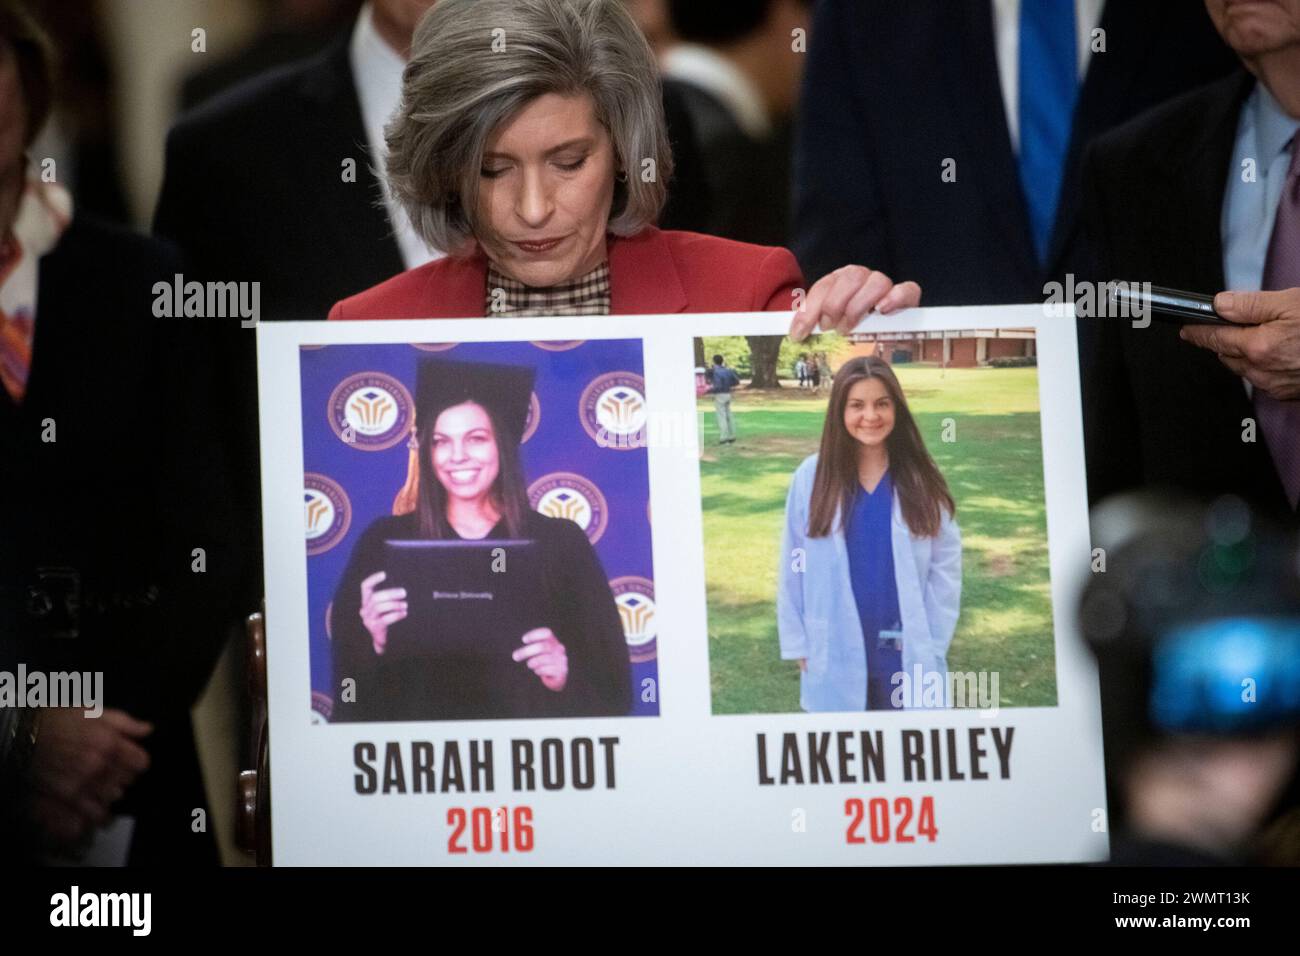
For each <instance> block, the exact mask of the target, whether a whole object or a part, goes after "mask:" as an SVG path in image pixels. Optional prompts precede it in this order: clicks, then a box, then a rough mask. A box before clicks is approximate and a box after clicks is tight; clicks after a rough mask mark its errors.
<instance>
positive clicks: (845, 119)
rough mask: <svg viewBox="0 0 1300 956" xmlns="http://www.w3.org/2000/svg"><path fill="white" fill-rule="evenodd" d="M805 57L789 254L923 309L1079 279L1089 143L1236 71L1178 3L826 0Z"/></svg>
mask: <svg viewBox="0 0 1300 956" xmlns="http://www.w3.org/2000/svg"><path fill="white" fill-rule="evenodd" d="M1246 6H1249V5H1248V4H1247V5H1246ZM1264 6H1267V4H1266V5H1264ZM1103 51H1104V52H1103ZM807 55H808V65H807V69H806V70H805V74H804V83H803V91H802V95H801V98H800V104H799V111H798V114H797V120H796V132H795V159H794V166H795V182H794V193H795V197H794V202H795V222H794V226H795V235H794V240H793V247H792V248H793V249H794V252H795V255H796V256H798V258H799V262H800V264H801V265H802V266H803V268H804V271H805V272H807V273H808V274H810V275H820V274H821V273H822V271H823V270H825V269H827V268H830V267H832V266H833V265H834V264H835V263H839V262H843V261H846V260H848V261H855V262H870V263H873V264H874V265H877V266H878V267H879V268H881V269H884V270H885V271H886V272H887V273H889V274H890V275H907V276H911V277H913V278H915V279H916V280H917V281H918V282H920V284H921V286H922V287H923V288H924V289H925V294H926V302H927V304H929V305H985V304H1002V303H1009V302H1042V301H1043V300H1044V299H1045V294H1044V292H1043V285H1044V284H1045V283H1046V282H1047V281H1049V280H1053V279H1057V280H1059V279H1062V278H1063V277H1064V275H1065V273H1068V272H1073V273H1075V274H1077V275H1080V276H1086V275H1088V274H1089V271H1090V266H1091V258H1090V256H1089V254H1088V250H1087V247H1086V243H1085V242H1084V237H1083V235H1082V233H1081V230H1080V228H1079V213H1080V209H1081V207H1082V202H1081V200H1080V189H1079V182H1080V177H1079V168H1080V160H1081V158H1082V155H1083V151H1084V148H1085V147H1086V146H1087V145H1088V143H1089V141H1091V140H1092V139H1093V138H1094V137H1096V136H1097V135H1098V134H1099V133H1101V132H1104V131H1105V130H1108V129H1111V128H1113V127H1115V126H1118V125H1119V124H1120V123H1122V122H1124V121H1125V120H1127V119H1129V118H1131V117H1133V116H1136V115H1137V114H1138V113H1141V112H1142V111H1143V110H1145V109H1147V108H1148V107H1151V106H1154V105H1155V104H1157V103H1160V102H1162V101H1163V100H1166V99H1168V98H1169V97H1171V96H1175V95H1177V94H1179V93H1182V92H1185V91H1186V90H1190V89H1192V88H1194V87H1196V86H1198V85H1200V84H1202V83H1206V82H1209V81H1210V80H1213V79H1215V78H1217V77H1220V76H1223V75H1224V74H1226V73H1228V72H1229V71H1231V70H1232V69H1233V68H1234V67H1235V63H1234V61H1233V57H1232V55H1231V52H1230V51H1229V50H1227V49H1226V48H1225V47H1224V45H1223V43H1222V41H1221V40H1220V39H1219V38H1218V37H1217V36H1216V35H1215V32H1214V29H1213V27H1212V25H1211V24H1210V22H1209V20H1208V19H1207V18H1206V16H1205V12H1204V10H1202V9H1200V7H1199V6H1198V5H1197V4H1195V3H1189V2H1187V0H1146V2H1142V3H1131V2H1123V0H1113V2H1104V0H962V2H960V3H953V2H951V0H908V2H907V3H898V2H895V0H823V2H821V3H818V4H817V7H816V13H815V16H814V18H813V24H812V30H811V32H810V43H809V47H808V54H807ZM1022 77H1023V78H1024V79H1022ZM1120 278H1128V277H1127V276H1121V277H1120Z"/></svg>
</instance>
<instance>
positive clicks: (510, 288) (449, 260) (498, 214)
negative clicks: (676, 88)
mask: <svg viewBox="0 0 1300 956" xmlns="http://www.w3.org/2000/svg"><path fill="white" fill-rule="evenodd" d="M385 140H386V145H387V147H388V150H387V160H386V164H385V174H386V177H387V183H388V187H389V191H390V194H391V195H392V196H393V197H394V198H395V199H396V200H397V201H398V202H399V203H400V204H401V205H402V207H403V209H404V210H405V212H406V215H407V216H408V217H409V219H410V222H411V225H412V227H413V228H414V229H415V231H416V232H417V233H418V234H419V235H420V237H421V238H422V239H424V241H425V242H426V243H427V244H428V245H429V247H430V248H433V249H441V250H443V251H445V252H446V253H447V255H446V256H445V257H443V258H439V259H435V260H434V261H432V262H429V263H427V264H425V265H422V266H419V267H417V268H414V269H410V270H408V271H406V272H403V273H402V274H400V275H398V276H395V277H393V278H392V279H389V280H388V281H386V282H383V283H380V284H379V285H377V286H375V287H373V288H371V289H368V290H366V291H364V292H361V293H359V294H357V295H354V296H352V297H350V298H347V299H344V300H343V301H341V302H339V303H337V304H335V306H334V308H333V309H331V310H330V315H329V317H330V318H331V319H436V318H467V317H471V316H491V317H499V318H509V317H521V316H539V315H540V316H546V315H619V314H623V315H660V314H665V313H671V312H751V311H788V312H792V313H795V315H794V318H793V320H792V322H791V326H790V334H791V336H792V337H793V338H796V339H801V338H804V337H805V336H807V335H808V333H809V332H811V331H812V329H813V328H814V327H815V326H817V325H819V324H820V327H821V329H822V330H823V331H830V330H831V329H840V330H842V331H848V330H849V329H852V328H853V327H855V326H856V325H857V324H858V322H859V321H860V320H861V319H863V318H864V317H865V316H866V315H868V314H869V313H871V312H872V311H879V312H881V313H889V312H894V311H897V310H899V309H905V308H908V307H910V306H915V305H918V304H919V303H920V298H921V290H920V288H919V287H918V286H917V284H916V283H915V282H901V283H898V284H897V285H895V284H894V283H893V282H892V281H891V280H890V278H889V277H888V276H886V275H885V274H884V273H883V272H879V271H876V270H872V269H869V268H867V267H865V266H861V265H846V266H843V267H841V268H839V269H836V270H835V271H834V272H832V273H830V274H829V275H826V276H824V277H822V278H821V279H820V280H819V281H817V282H816V283H814V284H813V285H812V287H811V288H808V287H807V285H806V283H805V282H804V280H803V276H802V274H801V273H800V271H799V265H798V263H797V262H796V261H795V257H794V255H793V254H792V253H791V252H790V251H789V250H788V249H782V248H774V247H767V246H757V245H751V244H749V243H743V242H733V241H731V240H728V239H721V238H718V237H716V236H705V235H701V234H699V233H695V232H678V231H673V230H660V229H658V228H656V227H655V225H654V223H655V221H656V220H657V218H658V216H659V212H660V210H661V209H662V208H663V205H664V201H665V199H666V197H667V190H668V184H669V182H670V181H671V179H672V171H673V157H672V151H671V149H670V145H669V142H668V134H667V129H666V126H665V122H664V116H663V97H662V91H661V86H660V79H659V67H658V65H657V63H656V62H655V57H654V54H653V53H652V52H651V50H650V46H649V44H648V43H647V42H646V39H645V37H644V36H643V35H642V33H641V31H640V30H639V29H638V27H637V25H636V22H635V21H634V20H633V19H632V16H631V14H630V13H628V11H627V9H626V8H625V4H624V2H623V0H439V2H438V3H437V4H436V5H435V6H434V7H433V9H432V10H430V11H429V13H428V14H427V15H426V16H425V17H424V19H423V20H421V21H420V25H419V26H418V27H417V28H416V30H415V35H414V37H413V38H412V40H411V52H410V59H409V60H408V62H407V65H406V69H405V71H404V72H403V74H402V100H401V108H400V109H399V110H398V111H397V113H396V114H394V116H393V119H392V121H391V122H390V123H389V124H388V126H387V127H386V130H385ZM805 291H806V293H807V294H806V295H804V292H805ZM796 309H797V310H798V311H797V312H796Z"/></svg>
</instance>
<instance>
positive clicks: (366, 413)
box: [300, 339, 660, 719]
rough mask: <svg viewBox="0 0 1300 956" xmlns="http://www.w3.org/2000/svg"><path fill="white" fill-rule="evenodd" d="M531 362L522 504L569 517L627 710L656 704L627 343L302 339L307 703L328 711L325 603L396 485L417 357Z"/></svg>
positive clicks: (651, 711)
mask: <svg viewBox="0 0 1300 956" xmlns="http://www.w3.org/2000/svg"><path fill="white" fill-rule="evenodd" d="M438 353H441V354H444V355H446V356H447V357H448V358H455V359H458V360H462V361H471V362H472V361H479V362H501V363H504V364H510V365H529V366H532V367H533V368H535V369H536V370H537V379H536V384H535V386H534V390H533V401H532V408H531V410H530V413H529V416H528V425H527V427H526V429H525V432H524V442H523V445H522V447H521V456H522V458H523V465H524V475H525V479H526V481H527V484H528V491H529V500H530V502H531V503H532V506H533V508H535V509H536V510H538V511H541V512H543V513H545V514H550V515H556V516H559V517H566V518H570V519H571V520H573V521H575V522H577V523H578V525H579V526H581V527H582V528H583V530H584V531H586V533H587V537H588V539H590V540H591V541H592V543H593V544H594V546H595V548H596V553H597V554H598V555H599V557H600V561H601V564H602V566H603V567H604V569H605V574H606V576H607V577H608V579H609V582H610V589H611V591H612V592H613V594H614V598H615V601H616V602H617V604H618V608H619V614H620V616H621V618H622V621H623V632H624V635H625V636H626V638H627V644H628V666H629V667H630V669H631V674H632V687H633V698H634V700H633V701H632V713H634V714H640V715H656V714H658V713H659V696H660V688H659V670H658V664H657V661H656V655H657V639H656V631H655V621H654V569H653V567H652V562H651V549H650V517H651V514H650V480H649V474H648V470H647V466H648V459H647V451H646V448H645V442H644V436H645V421H646V395H645V382H644V364H643V359H642V349H641V341H640V340H639V339H610V340H599V341H588V342H572V341H571V342H465V343H459V344H445V345H439V344H428V345H419V344H413V345H407V344H396V345H327V346H303V348H302V350H301V353H300V357H301V372H302V379H301V380H302V415H303V420H302V440H303V465H304V468H305V471H306V474H305V475H304V476H303V507H304V532H305V535H306V554H307V594H308V604H309V613H310V621H311V627H310V641H311V687H312V694H311V698H312V709H313V711H314V712H315V714H316V715H319V717H318V719H328V717H329V712H330V706H331V700H332V694H331V687H330V681H331V679H332V678H331V661H330V638H329V634H328V632H327V620H328V613H329V605H330V601H331V600H332V598H333V596H334V591H335V588H336V587H337V586H338V582H339V578H340V577H341V576H342V574H343V570H344V568H345V567H346V565H347V561H348V556H349V555H350V554H351V553H352V547H353V545H354V544H355V542H356V540H357V538H358V537H360V535H361V533H362V532H363V531H364V530H365V529H366V527H367V526H368V525H369V524H370V522H371V521H373V520H374V519H375V518H377V517H379V516H380V515H385V514H392V513H393V509H394V500H395V498H396V497H397V495H398V492H399V491H401V490H402V488H403V485H404V484H405V482H406V478H407V471H408V467H407V466H408V456H409V454H410V452H409V450H408V441H409V439H410V433H411V425H412V422H413V420H414V406H413V401H412V398H413V396H414V393H415V373H416V367H417V365H418V363H419V361H420V360H421V359H422V358H426V357H428V356H430V355H434V354H438Z"/></svg>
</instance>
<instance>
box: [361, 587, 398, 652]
mask: <svg viewBox="0 0 1300 956" xmlns="http://www.w3.org/2000/svg"><path fill="white" fill-rule="evenodd" d="M386 577H388V575H387V574H385V573H384V572H383V571H376V572H375V573H374V574H372V575H370V577H368V578H366V579H365V580H364V581H362V582H361V623H362V624H364V625H365V626H366V630H367V631H369V632H370V640H371V643H372V644H374V648H375V653H376V654H382V653H384V648H385V647H386V646H387V645H388V628H389V626H390V625H392V624H396V623H397V622H398V621H400V620H402V619H403V618H405V617H406V589H405V588H388V589H387V590H384V591H376V590H375V585H377V584H378V583H379V582H380V581H383V580H384V579H385V578H386Z"/></svg>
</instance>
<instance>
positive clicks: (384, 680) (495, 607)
mask: <svg viewBox="0 0 1300 956" xmlns="http://www.w3.org/2000/svg"><path fill="white" fill-rule="evenodd" d="M533 379H534V370H533V369H531V368H527V367H522V366H513V365H498V364H492V363H486V362H457V361H448V360H445V359H426V360H425V361H424V362H422V363H421V365H420V369H419V376H418V382H417V388H416V442H417V445H418V449H417V451H416V457H415V461H416V462H417V468H418V477H417V478H416V488H417V494H416V503H415V508H414V510H412V511H410V512H408V513H406V514H399V515H391V516H384V517H381V518H379V519H377V520H376V521H375V522H373V523H372V524H371V525H370V527H369V528H367V529H366V531H365V533H364V534H363V535H362V536H361V538H360V539H359V540H358V542H357V544H356V546H355V547H354V549H353V552H352V556H351V560H350V561H349V562H348V566H347V569H346V570H345V571H344V573H343V577H342V579H341V581H340V583H339V586H338V589H337V591H336V593H335V597H334V604H333V611H332V615H331V620H332V630H331V634H332V638H333V659H334V688H335V701H334V708H333V712H332V715H331V716H332V720H334V721H356V720H451V719H462V720H466V719H475V718H492V717H515V718H521V717H571V716H614V715H621V714H626V713H628V711H629V710H630V709H631V705H632V690H631V677H630V671H629V661H628V652H627V644H626V641H625V639H624V636H623V627H622V623H621V621H620V618H619V613H618V608H617V607H616V605H615V603H614V598H613V595H612V594H611V592H610V588H609V583H608V581H607V579H606V576H605V572H604V570H603V569H602V567H601V564H600V559H599V558H598V557H597V555H596V552H595V550H594V549H593V548H592V546H591V544H590V542H589V541H588V540H587V536H586V534H585V533H584V532H583V530H582V529H581V528H580V527H579V526H578V525H577V524H575V523H574V522H572V521H569V520H567V519H564V518H552V517H548V516H545V515H542V514H539V513H537V512H536V511H534V510H532V509H531V508H530V507H529V504H528V496H527V493H526V491H525V489H524V475H523V467H522V465H521V462H520V455H519V444H520V441H521V439H522V435H523V432H524V428H525V425H526V422H527V418H528V410H529V401H530V397H531V395H532V389H533ZM349 680H350V683H349Z"/></svg>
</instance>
